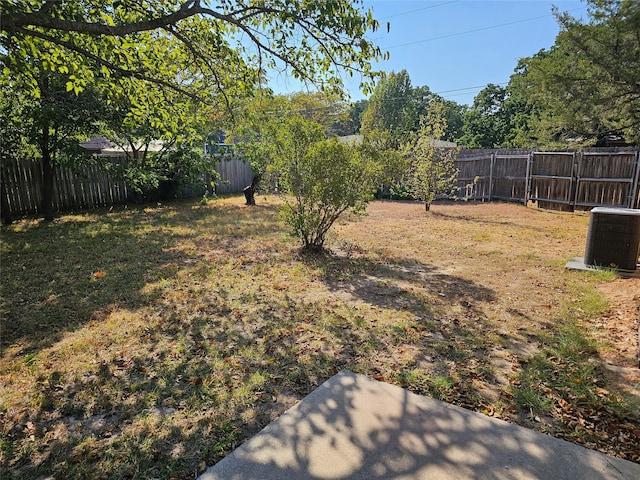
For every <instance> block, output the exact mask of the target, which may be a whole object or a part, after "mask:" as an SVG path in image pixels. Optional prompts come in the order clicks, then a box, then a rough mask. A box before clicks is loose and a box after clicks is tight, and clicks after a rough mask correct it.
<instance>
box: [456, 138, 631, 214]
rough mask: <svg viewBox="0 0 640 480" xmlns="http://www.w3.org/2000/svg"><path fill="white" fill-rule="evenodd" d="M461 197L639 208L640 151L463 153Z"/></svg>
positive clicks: (564, 206) (460, 157)
mask: <svg viewBox="0 0 640 480" xmlns="http://www.w3.org/2000/svg"><path fill="white" fill-rule="evenodd" d="M455 165H456V168H457V169H458V172H459V173H458V191H459V197H461V198H468V199H472V200H482V201H485V200H486V201H491V200H494V199H500V200H509V201H520V202H523V203H525V204H526V203H528V202H529V201H533V202H537V203H538V205H539V206H540V207H543V208H550V209H558V210H570V211H572V210H575V209H589V208H591V207H596V206H612V207H622V208H640V152H639V151H638V150H636V149H630V148H619V149H613V150H612V149H585V150H582V151H571V152H539V151H526V150H466V151H465V150H463V151H462V152H460V154H459V155H458V158H457V159H456V162H455Z"/></svg>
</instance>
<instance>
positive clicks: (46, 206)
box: [40, 124, 53, 222]
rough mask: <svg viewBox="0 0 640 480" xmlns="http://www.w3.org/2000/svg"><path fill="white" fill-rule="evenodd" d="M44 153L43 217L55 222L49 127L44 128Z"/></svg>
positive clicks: (42, 145) (42, 141)
mask: <svg viewBox="0 0 640 480" xmlns="http://www.w3.org/2000/svg"><path fill="white" fill-rule="evenodd" d="M40 150H41V153H42V204H41V207H40V208H41V211H42V217H43V218H44V219H45V221H47V222H50V221H52V220H53V162H52V160H51V149H50V148H49V125H48V124H45V125H44V126H43V127H42V139H41V144H40Z"/></svg>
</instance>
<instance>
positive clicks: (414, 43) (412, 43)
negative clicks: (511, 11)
mask: <svg viewBox="0 0 640 480" xmlns="http://www.w3.org/2000/svg"><path fill="white" fill-rule="evenodd" d="M585 8H586V7H581V8H574V9H573V10H568V11H569V12H574V11H576V10H584V9H585ZM552 15H553V14H547V15H541V16H538V17H531V18H525V19H523V20H514V21H513V22H507V23H500V24H498V25H491V26H490V27H482V28H476V29H473V30H467V31H465V32H458V33H450V34H449V35H442V36H440V37H432V38H427V39H425V40H417V41H415V42H409V43H403V44H400V45H393V46H391V47H384V48H385V49H387V50H389V49H392V48H400V47H408V46H410V45H417V44H419V43H427V42H433V41H435V40H442V39H444V38H451V37H459V36H461V35H466V34H467V33H476V32H483V31H485V30H491V29H493V28H501V27H506V26H509V25H515V24H518V23H524V22H530V21H532V20H539V19H541V18H547V17H550V16H552Z"/></svg>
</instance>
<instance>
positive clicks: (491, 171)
mask: <svg viewBox="0 0 640 480" xmlns="http://www.w3.org/2000/svg"><path fill="white" fill-rule="evenodd" d="M495 158H496V154H495V152H494V153H492V154H491V163H490V164H489V201H491V194H492V193H493V163H494V161H495Z"/></svg>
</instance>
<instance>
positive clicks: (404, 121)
mask: <svg viewBox="0 0 640 480" xmlns="http://www.w3.org/2000/svg"><path fill="white" fill-rule="evenodd" d="M418 119H419V114H418V109H417V105H416V101H415V95H414V89H413V87H412V85H411V78H410V77H409V73H408V72H407V71H406V70H402V71H400V72H398V73H396V72H391V73H389V74H387V75H386V76H385V77H384V78H382V79H381V80H380V81H379V82H378V84H377V85H376V88H375V89H374V91H373V94H372V95H371V97H370V98H369V105H368V107H367V110H366V111H365V112H364V114H363V116H362V131H363V133H367V132H373V131H386V132H389V134H390V135H391V139H392V141H393V143H394V144H395V145H396V147H397V146H400V145H401V144H402V143H403V142H404V141H405V140H406V137H407V134H408V133H409V132H411V131H413V130H414V129H415V128H416V126H417V124H418Z"/></svg>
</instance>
